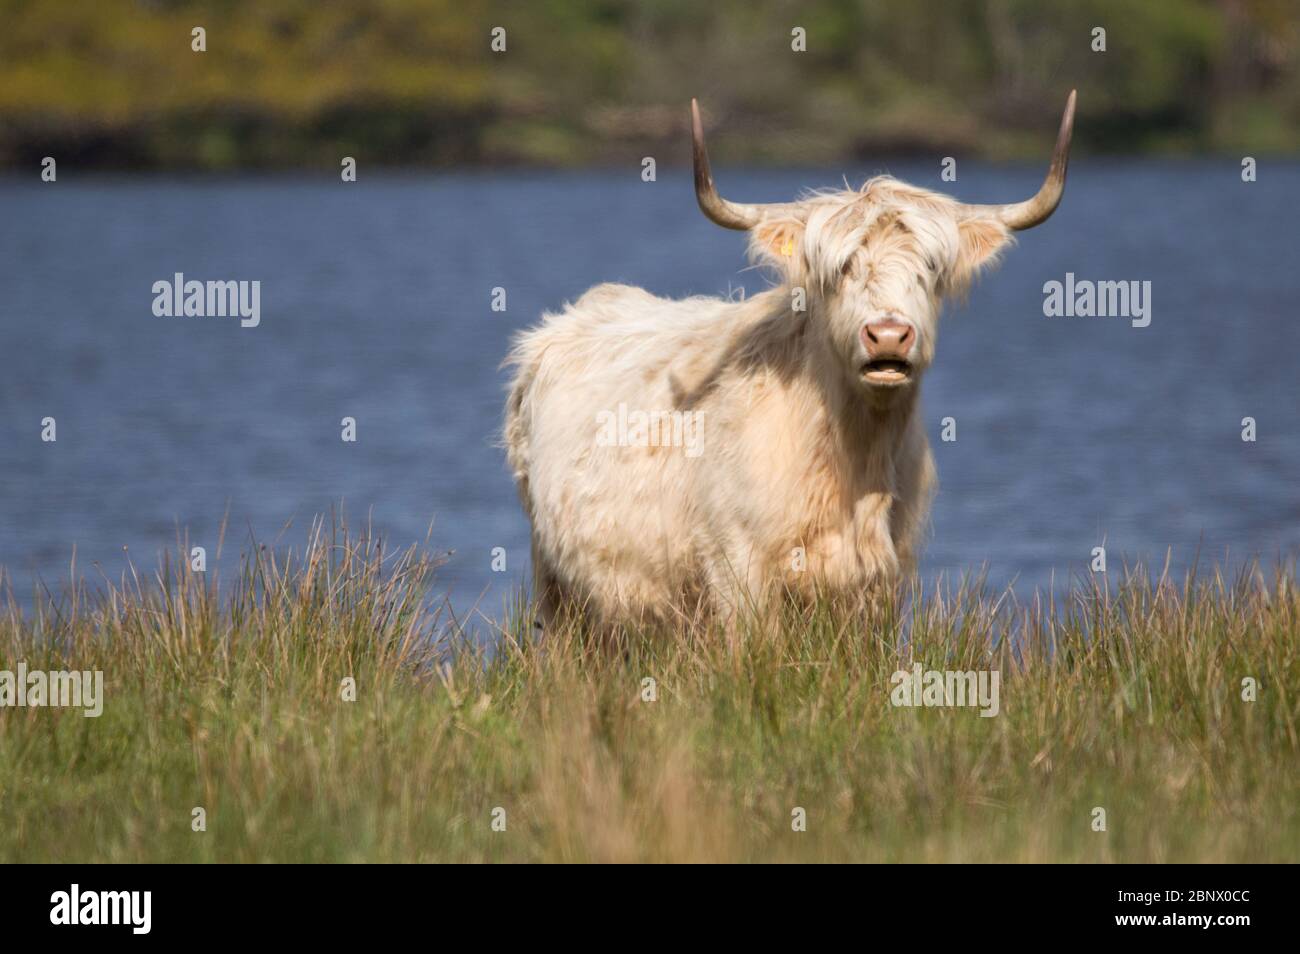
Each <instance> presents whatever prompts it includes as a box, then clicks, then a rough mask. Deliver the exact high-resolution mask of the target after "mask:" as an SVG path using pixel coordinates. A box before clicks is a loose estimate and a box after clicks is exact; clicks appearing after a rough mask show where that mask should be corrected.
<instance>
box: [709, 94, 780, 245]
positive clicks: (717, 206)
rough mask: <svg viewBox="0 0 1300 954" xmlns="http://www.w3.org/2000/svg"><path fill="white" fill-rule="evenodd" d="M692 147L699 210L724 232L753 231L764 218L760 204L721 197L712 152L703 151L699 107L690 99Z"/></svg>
mask: <svg viewBox="0 0 1300 954" xmlns="http://www.w3.org/2000/svg"><path fill="white" fill-rule="evenodd" d="M691 144H692V146H693V147H694V151H695V198H696V200H697V201H698V202H699V203H700V211H701V212H703V213H704V214H705V215H707V216H708V217H709V218H710V219H712V220H713V221H714V222H716V223H718V225H721V226H722V227H723V228H724V229H740V230H742V231H743V230H744V229H752V228H753V227H754V226H755V225H757V224H758V223H759V221H761V220H762V218H763V210H762V207H761V206H757V205H741V204H740V203H738V202H728V201H727V200H726V199H724V198H723V197H722V196H720V195H718V190H717V188H716V187H715V186H714V185H713V173H712V172H710V171H709V153H708V150H707V149H705V148H704V124H703V123H701V122H700V104H699V103H697V102H696V101H695V100H694V99H692V100H691Z"/></svg>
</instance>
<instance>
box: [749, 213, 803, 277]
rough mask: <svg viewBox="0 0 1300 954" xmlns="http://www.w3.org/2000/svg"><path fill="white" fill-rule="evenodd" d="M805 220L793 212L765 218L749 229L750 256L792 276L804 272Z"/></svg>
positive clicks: (798, 275) (797, 275)
mask: <svg viewBox="0 0 1300 954" xmlns="http://www.w3.org/2000/svg"><path fill="white" fill-rule="evenodd" d="M803 227H804V223H803V220H801V219H798V218H795V217H794V216H780V217H777V218H770V219H764V220H763V221H762V222H760V223H759V224H758V225H756V226H754V228H753V230H752V231H751V232H750V238H749V252H750V256H751V257H752V258H753V259H754V260H755V261H757V262H762V263H763V264H764V265H771V266H773V267H774V268H776V269H778V270H779V271H781V272H782V273H783V274H784V275H786V276H788V277H789V278H791V279H792V280H794V279H798V278H799V277H800V276H801V275H802V274H803V272H804V267H803V261H804V255H803Z"/></svg>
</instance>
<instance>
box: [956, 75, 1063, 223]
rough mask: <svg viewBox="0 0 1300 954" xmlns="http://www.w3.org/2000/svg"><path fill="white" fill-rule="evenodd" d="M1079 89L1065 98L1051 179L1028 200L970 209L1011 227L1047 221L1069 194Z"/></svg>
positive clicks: (1045, 180)
mask: <svg viewBox="0 0 1300 954" xmlns="http://www.w3.org/2000/svg"><path fill="white" fill-rule="evenodd" d="M1076 92H1077V90H1070V98H1069V99H1067V100H1066V101H1065V113H1064V115H1062V116H1061V131H1060V132H1059V133H1057V135H1056V148H1055V149H1053V150H1052V164H1051V166H1049V167H1048V170H1047V178H1046V179H1044V180H1043V186H1042V188H1041V189H1039V190H1038V194H1037V195H1035V196H1034V197H1033V198H1032V199H1026V200H1025V201H1024V202H1013V203H1010V204H1008V205H973V206H968V207H967V208H969V209H973V210H975V211H977V212H979V213H982V214H986V215H993V216H995V217H997V218H999V219H1001V220H1002V222H1003V223H1005V224H1006V226H1007V227H1008V228H1011V229H1015V230H1016V231H1020V230H1022V229H1031V228H1033V227H1034V226H1035V225H1038V224H1040V223H1042V222H1045V221H1046V220H1047V217H1048V216H1050V215H1051V214H1052V213H1053V212H1055V211H1056V207H1057V206H1058V205H1060V204H1061V196H1062V195H1063V194H1064V193H1065V170H1066V169H1067V168H1068V167H1069V165H1070V137H1071V136H1072V135H1073V134H1074V101H1075V94H1076Z"/></svg>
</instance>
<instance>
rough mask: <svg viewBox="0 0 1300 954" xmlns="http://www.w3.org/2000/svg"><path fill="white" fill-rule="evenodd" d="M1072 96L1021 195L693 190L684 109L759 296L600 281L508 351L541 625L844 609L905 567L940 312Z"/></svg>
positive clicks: (989, 256) (1014, 209)
mask: <svg viewBox="0 0 1300 954" xmlns="http://www.w3.org/2000/svg"><path fill="white" fill-rule="evenodd" d="M1074 106H1075V94H1074V93H1073V92H1072V93H1071V94H1070V97H1069V100H1068V101H1067V103H1066V107H1065V114H1064V116H1063V118H1062V121H1061V127H1060V133H1059V136H1058V138H1057V141H1056V148H1055V151H1054V153H1053V155H1052V161H1051V166H1050V168H1049V171H1048V174H1047V178H1046V180H1045V182H1044V183H1043V186H1042V188H1041V189H1040V190H1039V191H1038V193H1037V194H1036V195H1034V196H1033V197H1032V198H1030V199H1028V200H1025V201H1023V202H1017V203H1013V204H1008V205H966V204H963V203H961V202H958V201H956V200H954V199H951V198H949V197H947V196H944V195H940V194H938V193H935V192H930V191H927V190H925V189H920V188H916V187H913V186H910V185H906V184H904V183H902V182H899V181H897V180H895V179H893V178H890V177H888V176H881V177H877V178H873V179H871V180H869V181H868V182H866V183H865V184H864V185H863V186H862V188H861V189H859V190H856V191H853V190H845V191H838V190H837V191H827V192H816V193H813V194H810V195H808V196H806V197H805V198H803V199H801V200H798V201H794V202H788V203H779V204H773V205H746V204H740V203H735V202H730V201H728V200H726V199H723V198H722V197H721V196H719V194H718V192H717V190H716V188H715V187H714V183H713V177H712V174H711V172H710V169H709V160H708V154H707V152H706V150H705V147H704V132H703V126H702V123H701V121H700V113H699V107H698V105H697V104H696V103H695V102H694V101H692V103H691V109H692V120H693V129H692V132H693V139H694V160H695V190H696V197H697V199H698V202H699V206H700V209H701V210H702V211H703V212H704V214H705V215H706V216H708V218H709V219H711V220H712V221H713V222H715V223H717V224H718V225H720V226H722V227H724V228H728V229H737V230H744V231H747V232H748V233H749V246H750V254H751V257H752V258H753V259H755V260H756V261H758V262H760V263H763V264H765V265H768V266H771V268H772V269H773V270H774V271H775V273H776V275H777V277H778V282H777V284H776V286H775V287H773V288H771V289H769V290H766V291H763V292H761V293H760V294H757V295H755V296H753V297H752V298H749V299H748V300H743V301H733V300H723V299H718V298H688V299H685V300H681V301H672V300H666V299H662V298H657V297H655V296H654V295H651V294H649V293H648V292H646V291H643V290H642V289H640V288H631V287H627V286H623V285H612V284H607V285H599V286H597V287H596V288H593V289H591V290H590V291H588V292H587V293H586V294H585V295H583V296H582V297H581V298H579V299H578V300H577V301H576V302H574V303H573V304H571V305H569V306H567V307H566V308H565V309H564V310H563V311H562V312H561V313H559V314H552V315H546V316H544V317H543V320H542V323H541V324H540V325H539V326H537V327H536V328H534V329H532V330H529V331H527V332H524V333H523V334H521V335H520V336H519V337H518V339H517V340H516V342H515V344H514V347H513V349H512V351H511V354H510V357H509V359H508V364H510V365H512V366H513V368H514V377H513V381H512V385H511V390H510V396H509V400H508V404H507V409H506V424H505V442H506V450H507V457H508V460H509V463H510V466H511V468H512V470H513V472H514V477H515V481H516V483H517V485H518V489H519V494H520V498H521V500H522V502H523V506H524V509H525V511H526V512H527V515H528V517H529V519H530V521H531V522H532V559H533V569H534V582H535V591H536V597H537V599H538V601H539V606H540V612H541V616H542V620H543V624H544V623H545V620H546V619H548V618H549V617H550V615H551V614H552V613H553V612H554V611H555V608H556V607H557V606H559V605H561V604H562V603H564V602H566V601H572V602H573V603H575V604H577V605H580V606H583V607H585V608H586V610H587V611H588V612H589V613H594V614H596V616H597V618H599V619H601V620H604V621H607V622H610V623H617V622H629V621H650V620H665V619H668V618H671V617H672V616H673V615H674V614H676V613H678V612H681V611H685V612H688V613H690V612H693V611H694V610H695V609H696V608H698V607H700V606H704V607H708V608H711V609H712V610H715V611H717V612H718V613H719V614H722V615H723V616H724V617H726V618H728V619H733V618H734V614H735V611H736V610H737V609H738V608H741V607H743V606H745V605H747V604H749V605H754V604H765V603H767V602H769V601H771V600H773V599H776V598H780V597H789V596H793V597H796V598H798V597H811V596H814V595H819V594H825V595H829V596H832V597H841V596H842V597H847V598H849V599H850V600H855V601H861V600H863V599H866V598H867V597H868V596H869V594H871V593H872V592H874V591H876V590H878V589H879V588H880V587H881V586H883V585H887V584H889V583H890V582H892V581H893V580H895V579H897V578H898V577H899V575H900V574H902V573H905V572H906V571H908V570H909V569H910V568H911V567H913V566H914V563H915V560H916V558H917V551H918V547H919V544H920V539H921V535H922V532H923V529H924V527H925V524H926V518H927V513H928V510H929V504H930V498H931V496H932V493H933V488H934V483H935V470H934V462H933V459H932V457H931V454H930V448H929V444H928V442H927V439H926V435H925V429H924V427H923V425H922V421H921V419H920V417H919V415H918V413H917V404H918V400H919V397H920V389H921V379H922V377H923V376H924V374H925V371H926V369H927V368H928V367H929V366H930V363H931V362H932V361H933V359H934V354H935V339H936V334H937V331H938V319H939V313H940V309H941V305H942V302H943V300H944V299H946V298H949V297H952V296H955V295H960V294H961V293H962V291H963V290H964V289H965V288H966V287H967V286H968V285H969V283H970V281H971V279H972V278H973V277H974V276H975V275H976V274H977V273H978V272H979V271H980V270H981V269H983V268H986V267H988V266H989V265H990V264H992V263H993V262H994V261H995V260H996V259H997V257H998V255H999V254H1000V253H1001V252H1002V250H1003V249H1005V248H1006V247H1007V246H1008V244H1009V243H1010V242H1011V233H1012V232H1013V231H1018V230H1021V229H1027V228H1031V227H1033V226H1035V225H1038V224H1039V223H1041V222H1043V221H1044V220H1045V219H1047V217H1048V216H1050V215H1051V214H1052V212H1053V211H1054V210H1055V209H1056V207H1057V205H1058V203H1059V202H1060V200H1061V195H1062V192H1063V191H1064V188H1065V175H1066V166H1067V163H1068V159H1069V147H1070V137H1071V132H1072V128H1073V122H1074ZM629 409H630V410H629ZM665 415H668V417H665ZM672 415H679V416H680V415H691V417H689V418H674V417H672ZM615 420H617V422H618V424H619V426H618V427H613V426H612V423H611V422H613V421H615ZM682 420H685V421H686V422H687V424H688V425H689V427H688V426H685V425H683V426H680V427H679V426H677V425H678V424H680V422H681V421H682ZM651 421H654V422H656V426H655V428H654V430H653V433H652V432H651V430H650V429H649V426H648V422H651ZM664 421H672V422H673V426H671V427H669V426H666V425H664V424H663V422H664ZM643 425H645V426H644V427H643ZM664 433H667V434H669V435H674V434H685V433H694V434H695V435H696V440H695V443H694V445H693V449H694V451H695V452H694V453H691V452H690V450H691V449H692V448H689V447H687V446H685V443H684V442H674V441H673V440H672V439H651V438H662V437H663V435H664ZM602 435H603V436H602ZM611 435H612V436H611Z"/></svg>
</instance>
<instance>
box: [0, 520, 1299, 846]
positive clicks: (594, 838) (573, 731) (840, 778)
mask: <svg viewBox="0 0 1300 954" xmlns="http://www.w3.org/2000/svg"><path fill="white" fill-rule="evenodd" d="M436 562H437V561H436V559H435V558H434V557H432V556H431V555H430V554H429V553H428V552H427V551H424V550H418V549H416V550H410V551H406V552H404V553H400V554H393V555H388V554H384V553H383V552H382V551H381V548H380V547H379V546H378V545H377V544H376V542H375V541H373V540H371V539H369V538H368V537H367V536H366V535H364V534H363V535H361V536H359V537H358V536H353V537H351V538H349V537H348V536H347V534H346V532H345V531H341V530H340V531H331V530H329V529H328V528H325V527H324V526H322V525H318V526H317V528H316V530H315V531H314V532H313V534H312V535H311V538H310V540H309V542H308V544H307V545H306V547H305V548H303V550H302V551H300V552H299V553H298V554H296V555H295V554H278V555H277V554H276V553H274V552H272V551H270V550H266V549H262V548H256V547H254V548H251V552H250V554H249V556H248V557H247V558H246V560H245V563H244V566H243V569H242V571H241V573H240V577H239V579H238V580H234V581H228V583H227V584H226V585H223V586H221V587H220V589H219V590H218V584H217V581H216V580H214V579H206V578H205V576H204V575H203V574H195V573H191V572H189V570H188V569H182V570H180V571H175V570H171V569H168V568H167V567H164V568H163V569H162V570H160V572H159V573H158V574H156V575H155V576H153V577H151V578H150V579H149V580H148V581H146V580H143V579H139V578H136V577H135V576H134V575H132V576H131V577H130V578H129V579H127V580H125V581H123V582H122V583H121V584H118V585H111V586H110V585H108V584H104V585H102V587H100V588H97V589H94V590H91V589H88V588H82V589H80V590H77V591H75V592H69V593H68V594H67V595H64V596H63V597H61V598H60V599H59V600H58V601H54V600H50V599H44V598H43V599H40V600H38V601H37V603H36V605H35V607H34V608H33V609H30V610H29V611H28V612H27V613H26V614H20V613H19V611H18V609H17V607H16V606H11V608H10V609H9V610H8V613H7V616H6V618H4V619H2V620H0V669H10V670H12V669H14V667H15V665H16V663H17V661H18V660H24V661H25V662H26V663H27V665H28V667H29V669H45V670H53V669H80V670H94V669H100V670H103V672H104V679H105V696H106V700H105V704H104V711H103V715H102V716H101V717H100V718H98V719H93V718H89V719H88V718H84V717H83V716H82V714H81V712H80V711H79V710H71V709H53V708H27V709H18V708H8V709H3V710H0V862H16V861H381V860H382V861H542V860H546V861H631V860H648V861H713V860H741V861H757V860H764V861H766V860H774V861H795V860H855V861H1294V860H1296V859H1297V857H1300V807H1298V806H1300V741H1298V740H1297V721H1298V719H1297V715H1298V709H1300V602H1298V599H1297V592H1296V588H1295V584H1294V580H1293V578H1292V574H1291V572H1290V571H1287V572H1283V573H1280V574H1278V575H1276V576H1275V577H1273V578H1271V579H1268V580H1265V579H1263V578H1262V577H1261V576H1260V574H1258V573H1250V574H1246V575H1243V576H1242V577H1240V578H1237V579H1234V580H1231V581H1225V580H1223V579H1220V578H1219V577H1217V576H1214V575H1213V574H1211V575H1209V576H1208V577H1206V576H1205V575H1204V574H1203V575H1202V577H1201V582H1197V583H1181V584H1174V583H1171V582H1170V581H1168V580H1162V581H1152V580H1149V579H1147V578H1146V577H1144V576H1142V575H1141V574H1130V575H1129V576H1128V578H1127V579H1126V580H1125V581H1124V582H1123V583H1111V584H1110V585H1109V591H1108V590H1107V588H1106V585H1105V584H1102V588H1100V589H1099V588H1097V587H1096V586H1094V585H1092V584H1091V583H1090V582H1089V583H1087V584H1085V583H1082V582H1080V583H1078V584H1076V588H1075V591H1074V592H1073V593H1072V594H1070V596H1069V597H1068V598H1063V599H1058V600H1057V601H1056V602H1055V603H1054V604H1052V603H1049V602H1047V601H1046V600H1044V601H1043V602H1033V601H1030V603H1029V604H1028V605H1026V604H1023V603H1021V604H1018V603H1016V602H1015V601H1014V600H1012V599H1011V598H1010V597H1008V596H1004V595H1001V594H986V593H984V592H982V591H981V588H980V587H979V586H978V585H970V586H967V587H964V588H962V587H954V588H953V589H952V590H950V591H948V592H927V593H926V594H924V595H923V596H918V595H917V594H915V593H912V594H905V595H904V596H903V597H901V598H899V599H897V600H894V601H891V602H887V603H882V604H880V605H878V606H877V607H875V609H874V610H873V611H872V614H871V618H870V619H865V620H863V619H856V620H855V619H852V618H849V617H846V616H844V615H843V614H839V613H837V612H835V611H833V610H831V609H829V608H826V607H821V608H817V609H815V610H813V611H811V612H807V613H804V614H795V613H793V612H789V613H787V614H786V618H784V619H780V620H765V621H753V623H752V625H750V626H748V627H746V631H745V633H744V634H743V638H742V639H741V640H740V641H739V644H738V645H737V646H736V647H735V648H734V649H733V648H731V647H729V645H728V643H727V641H726V640H725V639H724V638H721V637H720V635H719V634H717V633H715V632H708V631H685V632H678V633H658V634H627V635H624V636H623V637H621V638H620V639H619V640H618V641H617V642H616V644H615V645H612V646H611V645H608V644H596V643H594V642H593V641H592V640H590V639H583V637H582V632H581V627H580V626H578V625H572V626H568V627H565V628H563V629H562V630H559V631H556V632H554V633H551V634H549V635H548V636H547V637H546V639H544V640H542V641H541V642H539V641H537V640H536V639H535V638H534V637H533V636H532V634H531V632H529V631H528V630H527V628H526V627H523V626H521V625H518V624H512V625H510V626H507V627H506V628H505V631H503V632H502V633H501V634H500V636H499V642H498V643H497V648H496V650H495V651H494V652H486V651H483V650H479V649H476V648H474V646H473V645H472V644H471V643H469V642H468V640H466V639H465V638H464V637H462V636H458V635H457V634H458V633H460V632H461V631H462V628H461V626H460V625H458V624H456V623H454V622H453V621H452V620H451V619H449V618H448V617H447V616H445V615H442V614H439V613H438V612H437V611H436V610H430V608H429V607H430V604H431V601H430V599H429V596H430V594H431V593H435V592H436V586H435V583H436V568H437V567H436ZM218 592H220V594H221V595H220V596H219V595H218ZM516 616H517V617H521V616H522V614H520V613H517V614H516ZM483 625H486V624H483ZM913 661H919V662H921V663H922V664H923V665H924V666H925V668H927V669H962V670H967V669H974V670H979V669H997V670H999V671H1000V673H1001V679H1002V684H1001V698H1000V703H1001V711H1000V714H999V715H998V716H997V717H995V718H980V716H979V714H978V712H977V711H976V710H974V709H970V708H966V709H956V708H947V709H941V708H931V709H907V708H895V707H894V706H892V705H891V703H890V698H889V692H890V688H891V686H890V676H891V675H892V673H893V672H894V671H896V670H898V669H900V668H908V667H910V666H911V664H912V662H913ZM348 676H351V677H353V678H355V680H356V686H357V690H356V701H354V702H347V701H344V700H343V699H342V698H341V691H340V686H341V681H342V680H343V679H344V678H345V677H348ZM1246 676H1251V677H1254V678H1255V679H1256V680H1257V681H1258V687H1259V688H1258V699H1257V701H1254V702H1245V701H1243V700H1242V698H1241V692H1242V690H1241V682H1242V679H1243V677H1246ZM646 678H653V679H654V680H655V681H656V687H657V694H658V698H657V700H656V701H653V702H647V701H643V700H642V685H643V683H642V680H643V679H646ZM196 806H202V807H204V808H205V809H206V812H207V830H206V831H203V832H195V831H192V830H191V812H192V809H193V808H194V807H196ZM1098 806H1100V807H1104V808H1105V809H1106V814H1107V831H1105V832H1095V831H1093V830H1092V817H1093V816H1092V810H1093V808H1094V807H1098ZM498 807H500V808H504V809H505V819H506V830H505V831H504V832H500V831H493V830H492V826H491V821H492V812H493V809H494V808H498ZM795 807H802V808H803V809H805V811H806V814H807V830H806V831H804V832H795V831H792V830H791V812H792V810H793V809H794V808H795Z"/></svg>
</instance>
